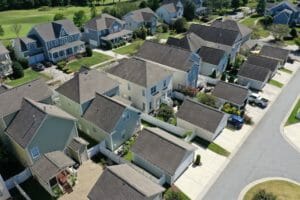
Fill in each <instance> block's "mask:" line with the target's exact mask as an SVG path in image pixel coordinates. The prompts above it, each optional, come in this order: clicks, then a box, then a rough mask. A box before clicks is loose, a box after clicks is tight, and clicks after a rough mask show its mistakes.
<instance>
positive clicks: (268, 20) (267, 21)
mask: <svg viewBox="0 0 300 200" xmlns="http://www.w3.org/2000/svg"><path fill="white" fill-rule="evenodd" d="M261 22H262V23H263V24H264V25H265V26H269V25H271V24H272V23H273V17H272V16H270V15H267V16H265V17H264V18H263V19H262V20H261Z"/></svg>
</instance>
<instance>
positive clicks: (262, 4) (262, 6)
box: [256, 0, 266, 15]
mask: <svg viewBox="0 0 300 200" xmlns="http://www.w3.org/2000/svg"><path fill="white" fill-rule="evenodd" d="M265 10H266V0H259V1H258V4H257V6H256V12H257V14H259V15H264V14H265Z"/></svg>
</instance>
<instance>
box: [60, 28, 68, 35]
mask: <svg viewBox="0 0 300 200" xmlns="http://www.w3.org/2000/svg"><path fill="white" fill-rule="evenodd" d="M67 35H68V34H67V32H66V31H65V29H63V28H61V30H60V37H64V36H67Z"/></svg>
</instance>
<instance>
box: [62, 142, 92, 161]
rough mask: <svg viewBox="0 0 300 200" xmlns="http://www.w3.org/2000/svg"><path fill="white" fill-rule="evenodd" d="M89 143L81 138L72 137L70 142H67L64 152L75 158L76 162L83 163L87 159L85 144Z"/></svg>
mask: <svg viewBox="0 0 300 200" xmlns="http://www.w3.org/2000/svg"><path fill="white" fill-rule="evenodd" d="M88 145H89V143H88V142H87V141H85V140H84V139H83V138H80V137H74V138H73V139H72V140H71V142H70V143H69V144H68V146H67V148H66V150H65V152H66V154H67V155H69V156H70V157H71V158H72V159H74V160H76V162H77V163H80V164H82V163H84V162H85V161H87V160H89V155H88V149H87V146H88Z"/></svg>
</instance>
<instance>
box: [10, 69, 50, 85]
mask: <svg viewBox="0 0 300 200" xmlns="http://www.w3.org/2000/svg"><path fill="white" fill-rule="evenodd" d="M38 78H44V79H45V80H50V79H51V77H49V76H46V75H44V74H42V73H38V72H36V71H33V70H32V69H30V68H28V69H25V70H24V76H23V77H22V78H18V79H9V78H8V79H6V80H5V83H6V84H7V85H9V86H12V87H16V86H19V85H23V84H25V83H28V82H30V81H32V80H35V79H38Z"/></svg>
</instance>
